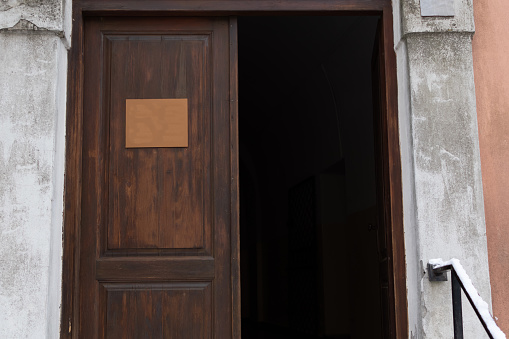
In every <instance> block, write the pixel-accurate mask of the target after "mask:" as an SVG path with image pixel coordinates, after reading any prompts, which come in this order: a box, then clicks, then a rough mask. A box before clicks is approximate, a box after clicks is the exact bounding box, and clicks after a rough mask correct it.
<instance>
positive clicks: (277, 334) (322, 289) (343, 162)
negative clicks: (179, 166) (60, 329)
mask: <svg viewBox="0 0 509 339" xmlns="http://www.w3.org/2000/svg"><path fill="white" fill-rule="evenodd" d="M377 22H378V18H377V17H367V16H364V17H355V16H344V17H327V16H322V17H289V16H288V17H241V18H239V93H240V96H239V135H240V164H241V165H240V192H241V281H242V332H243V334H242V337H243V338H244V339H253V338H268V339H269V338H382V337H383V335H382V318H383V315H382V313H383V312H382V307H381V293H380V288H381V283H380V278H379V255H378V247H377V243H378V241H380V240H379V239H378V237H379V236H378V235H377V230H376V229H375V228H376V227H373V226H372V225H376V224H377V206H376V201H377V198H376V196H377V195H376V169H375V151H374V149H375V147H374V143H375V137H374V135H375V133H374V127H373V126H374V125H373V114H374V107H373V106H374V105H373V100H372V92H373V77H372V74H371V73H372V71H371V69H372V58H373V46H374V44H375V36H376V28H377ZM375 114H376V112H375Z"/></svg>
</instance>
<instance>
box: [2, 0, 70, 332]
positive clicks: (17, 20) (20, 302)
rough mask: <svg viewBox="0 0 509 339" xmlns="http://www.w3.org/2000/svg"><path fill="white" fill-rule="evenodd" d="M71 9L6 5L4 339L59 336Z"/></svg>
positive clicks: (60, 4) (10, 1) (50, 3)
mask: <svg viewBox="0 0 509 339" xmlns="http://www.w3.org/2000/svg"><path fill="white" fill-rule="evenodd" d="M69 11H70V5H69V6H65V5H64V2H63V1H44V2H35V3H34V2H29V1H13V0H8V1H2V2H1V4H0V79H1V81H0V126H1V128H0V132H1V133H0V310H1V312H0V338H6V339H8V338H16V339H18V338H38V339H39V338H57V337H58V336H59V327H60V300H61V276H62V214H63V179H64V159H65V155H64V153H65V106H66V79H67V49H66V46H69V43H68V42H69V38H70V35H69V31H68V32H67V33H64V28H63V27H64V25H66V26H67V27H69V22H70V16H69ZM64 13H67V15H66V19H65V20H64Z"/></svg>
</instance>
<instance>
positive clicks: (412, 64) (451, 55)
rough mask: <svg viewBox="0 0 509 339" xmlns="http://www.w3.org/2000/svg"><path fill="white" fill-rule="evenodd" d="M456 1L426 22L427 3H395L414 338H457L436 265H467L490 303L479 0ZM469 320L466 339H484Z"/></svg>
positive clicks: (467, 313) (468, 314)
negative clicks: (478, 93) (454, 261)
mask: <svg viewBox="0 0 509 339" xmlns="http://www.w3.org/2000/svg"><path fill="white" fill-rule="evenodd" d="M451 1H453V0H451ZM453 4H454V9H455V16H450V17H422V16H421V11H420V3H419V0H404V1H403V0H401V1H395V2H394V16H395V49H396V53H397V61H398V64H397V67H398V92H399V93H398V95H399V98H398V100H399V119H400V120H399V123H400V139H401V140H400V141H401V154H402V165H403V168H402V175H403V198H404V227H405V242H406V251H407V253H406V259H407V260H406V261H407V286H408V299H409V322H410V326H409V327H410V328H409V331H410V333H409V336H410V337H411V338H434V339H435V338H451V337H452V336H453V335H452V309H451V308H452V307H451V302H450V298H451V292H450V284H449V283H443V282H442V283H439V282H433V283H430V282H429V281H428V276H427V273H426V269H425V266H426V263H427V262H428V261H429V260H430V259H433V258H443V259H445V260H447V259H450V258H453V257H454V258H458V259H460V261H461V262H462V264H463V265H464V266H465V268H466V270H467V272H468V273H469V275H470V277H471V279H472V281H473V283H474V285H475V286H476V287H477V289H478V290H479V292H480V294H481V296H482V297H483V298H484V299H485V300H486V301H488V302H490V300H491V296H490V281H489V272H488V256H487V244H486V228H485V221H484V203H483V194H482V183H481V167H480V156H479V143H478V132H477V116H476V106H475V90H474V78H473V75H474V74H473V66H472V44H471V37H472V34H473V32H474V21H473V8H472V2H471V1H470V0H457V1H453ZM464 321H465V322H464V323H465V326H464V327H465V337H466V338H483V337H484V336H485V334H484V333H483V332H484V330H483V328H482V326H481V325H480V323H479V322H478V321H477V319H476V317H475V314H474V313H473V311H472V310H471V308H470V307H469V306H467V304H466V303H464Z"/></svg>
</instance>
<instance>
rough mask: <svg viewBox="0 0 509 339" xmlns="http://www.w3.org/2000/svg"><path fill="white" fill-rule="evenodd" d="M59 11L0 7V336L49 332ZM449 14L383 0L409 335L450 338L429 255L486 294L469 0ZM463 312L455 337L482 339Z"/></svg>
mask: <svg viewBox="0 0 509 339" xmlns="http://www.w3.org/2000/svg"><path fill="white" fill-rule="evenodd" d="M70 8H71V6H70V1H61V0H46V1H40V2H33V1H32V2H30V1H22V0H7V1H2V2H1V3H0V79H1V81H0V126H1V128H0V131H1V133H0V235H1V236H0V310H1V311H2V312H1V314H0V337H1V338H56V337H58V331H59V318H60V295H61V256H62V212H63V201H62V198H63V178H64V175H63V174H64V173H63V171H64V159H65V155H64V146H65V142H64V140H65V100H66V73H67V72H66V71H67V53H66V49H65V47H67V46H69V41H70V27H71V18H70ZM455 13H456V16H455V17H445V18H444V17H442V18H433V17H430V18H422V17H421V16H420V8H419V0H404V1H403V0H400V1H398V0H394V15H395V20H394V22H395V48H396V53H397V62H398V90H399V99H398V100H399V117H400V121H399V123H400V138H401V139H400V141H401V155H402V164H403V168H402V174H403V199H404V213H405V215H404V223H405V241H406V263H407V286H408V301H409V320H410V328H409V332H410V333H409V335H410V337H411V338H434V339H435V338H450V337H452V334H451V333H452V325H451V319H452V314H451V307H450V304H451V303H450V287H449V284H448V283H430V282H428V280H427V275H426V273H425V271H424V265H425V263H426V262H427V261H428V260H429V259H432V258H436V257H442V258H443V259H449V258H450V257H456V258H458V259H460V260H461V261H462V263H463V265H464V266H465V268H466V269H467V272H468V273H469V274H470V276H471V278H472V281H473V283H474V285H475V286H476V287H477V289H478V290H479V291H480V293H481V295H482V297H483V298H484V299H485V300H490V299H491V298H490V285H489V273H488V260H487V250H486V235H485V225H484V210H483V197H482V187H481V173H480V161H479V146H478V136H477V121H476V112H475V93H474V87H473V73H472V58H471V41H470V39H471V34H472V33H473V31H474V24H473V16H472V3H471V0H456V1H455ZM467 310H468V308H467ZM474 317H475V316H474V315H473V313H472V312H468V311H467V312H466V314H465V318H466V321H465V323H466V325H465V329H466V331H465V333H466V336H467V338H483V337H484V334H483V332H482V329H481V328H480V326H479V325H477V324H478V323H477V321H476V320H475V318H474Z"/></svg>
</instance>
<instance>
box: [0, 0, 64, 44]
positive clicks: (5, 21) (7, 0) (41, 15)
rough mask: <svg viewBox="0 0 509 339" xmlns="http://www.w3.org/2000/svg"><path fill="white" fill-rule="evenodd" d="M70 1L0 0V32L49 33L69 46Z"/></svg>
mask: <svg viewBox="0 0 509 339" xmlns="http://www.w3.org/2000/svg"><path fill="white" fill-rule="evenodd" d="M71 7H72V5H71V0H0V31H5V30H9V31H13V30H14V31H41V30H42V31H49V32H53V33H54V34H56V35H57V36H60V37H64V38H65V39H64V43H65V44H66V46H67V47H68V46H70V41H71V39H70V34H71Z"/></svg>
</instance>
